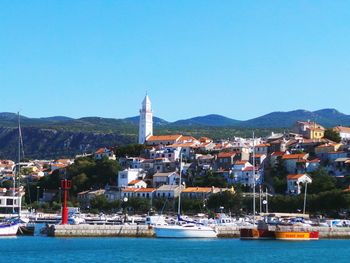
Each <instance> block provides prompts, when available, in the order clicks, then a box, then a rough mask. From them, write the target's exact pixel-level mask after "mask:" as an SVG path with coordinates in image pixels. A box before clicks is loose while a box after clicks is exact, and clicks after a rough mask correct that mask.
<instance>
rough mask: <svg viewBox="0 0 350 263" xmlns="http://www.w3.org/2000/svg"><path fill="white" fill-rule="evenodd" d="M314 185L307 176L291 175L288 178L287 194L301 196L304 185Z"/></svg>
mask: <svg viewBox="0 0 350 263" xmlns="http://www.w3.org/2000/svg"><path fill="white" fill-rule="evenodd" d="M306 183H308V184H309V183H312V179H311V177H310V176H308V175H307V174H289V175H288V176H287V193H288V194H291V195H299V194H300V193H301V187H302V185H304V184H306Z"/></svg>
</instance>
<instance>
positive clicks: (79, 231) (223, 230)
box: [47, 224, 350, 239]
mask: <svg viewBox="0 0 350 263" xmlns="http://www.w3.org/2000/svg"><path fill="white" fill-rule="evenodd" d="M311 229H312V230H317V231H319V233H320V238H321V239H350V227H333V228H332V227H312V228H311ZM216 230H217V231H218V237H219V238H239V227H235V226H216ZM47 234H48V236H51V237H148V238H152V237H155V235H154V230H153V228H152V227H149V226H147V225H137V224H124V225H89V224H81V225H50V226H49V228H48V231H47Z"/></svg>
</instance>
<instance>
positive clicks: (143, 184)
mask: <svg viewBox="0 0 350 263" xmlns="http://www.w3.org/2000/svg"><path fill="white" fill-rule="evenodd" d="M128 187H131V188H146V187H147V183H146V182H145V181H143V180H137V179H136V180H132V181H131V182H129V183H128Z"/></svg>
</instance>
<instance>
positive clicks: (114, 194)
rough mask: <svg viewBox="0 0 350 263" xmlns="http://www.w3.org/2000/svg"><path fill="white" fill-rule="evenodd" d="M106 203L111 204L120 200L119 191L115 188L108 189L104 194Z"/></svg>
mask: <svg viewBox="0 0 350 263" xmlns="http://www.w3.org/2000/svg"><path fill="white" fill-rule="evenodd" d="M104 195H105V197H106V199H107V200H108V202H113V201H116V200H120V199H121V191H120V189H118V188H117V187H108V188H106V191H105V193H104Z"/></svg>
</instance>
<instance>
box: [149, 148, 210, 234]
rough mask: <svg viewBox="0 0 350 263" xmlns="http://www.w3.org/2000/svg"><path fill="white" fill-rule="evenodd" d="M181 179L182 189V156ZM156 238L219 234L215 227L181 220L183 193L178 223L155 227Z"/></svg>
mask: <svg viewBox="0 0 350 263" xmlns="http://www.w3.org/2000/svg"><path fill="white" fill-rule="evenodd" d="M179 172H180V179H179V186H180V187H181V173H182V156H181V155H180V171H179ZM154 232H155V235H156V237H160V238H216V237H217V232H216V231H215V229H214V228H213V227H210V226H206V225H203V224H200V223H197V222H193V221H188V220H184V219H182V218H181V193H180V194H179V201H178V211H177V221H176V222H175V223H174V224H168V225H156V226H154Z"/></svg>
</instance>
